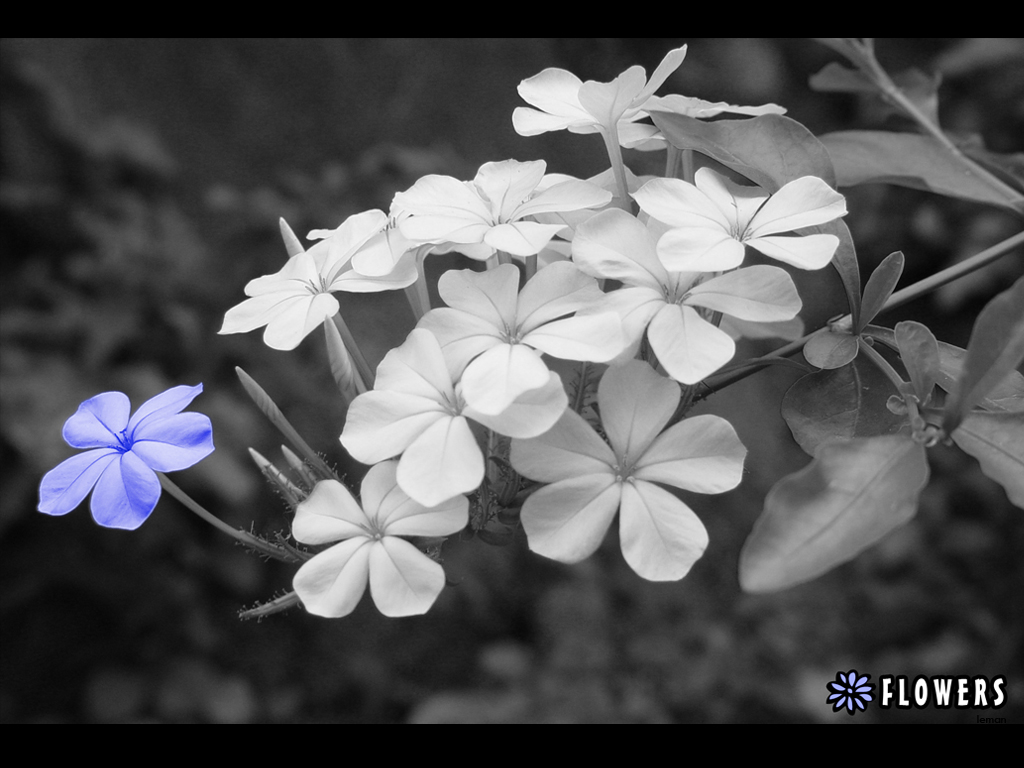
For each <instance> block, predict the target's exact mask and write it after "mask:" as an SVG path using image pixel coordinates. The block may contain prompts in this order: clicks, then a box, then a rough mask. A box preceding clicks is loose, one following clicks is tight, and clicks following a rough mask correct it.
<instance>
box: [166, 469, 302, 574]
mask: <svg viewBox="0 0 1024 768" xmlns="http://www.w3.org/2000/svg"><path fill="white" fill-rule="evenodd" d="M156 475H157V477H158V478H160V485H161V486H162V487H163V489H164V490H165V491H167V492H168V493H169V494H171V496H173V497H174V498H176V499H177V500H178V501H180V502H181V503H182V504H184V505H185V506H186V507H188V508H189V509H190V510H191V511H192V512H194V513H196V514H197V515H199V517H201V518H202V519H203V520H204V521H206V522H207V523H209V524H210V525H212V526H213V527H214V528H216V529H217V530H218V531H220V532H221V533H226V534H227V535H228V536H230V537H231V538H233V539H234V540H235V541H237V542H238V543H239V544H242V545H243V546H246V547H251V548H252V549H255V550H257V551H258V552H262V553H263V554H265V555H267V556H268V557H273V558H274V559H275V560H283V561H285V562H286V563H293V562H295V561H296V560H297V559H298V558H296V557H295V556H293V555H292V554H291V553H290V552H288V551H287V550H286V549H284V548H283V547H276V546H274V545H273V544H271V543H270V542H268V541H264V540H263V539H261V538H259V537H257V536H253V535H252V534H251V533H248V532H247V531H243V530H241V529H239V528H232V527H231V526H230V525H228V524H227V523H225V522H224V521H223V520H221V519H220V518H218V517H216V516H215V515H213V514H212V513H211V512H208V511H207V510H206V509H205V508H203V507H202V506H201V505H200V504H199V503H198V502H197V501H195V500H194V499H193V498H192V497H191V496H189V495H188V494H187V493H185V492H184V491H183V490H181V488H179V487H178V486H177V484H176V483H175V482H174V481H173V480H171V479H170V478H169V477H167V475H165V474H164V473H163V472H157V473H156Z"/></svg>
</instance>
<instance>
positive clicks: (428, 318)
mask: <svg viewBox="0 0 1024 768" xmlns="http://www.w3.org/2000/svg"><path fill="white" fill-rule="evenodd" d="M417 328H421V329H423V330H425V331H429V332H430V333H431V334H433V335H434V336H435V337H436V338H437V341H438V343H439V344H440V345H441V349H442V350H443V353H444V360H445V363H446V364H447V366H448V373H449V376H450V379H449V381H451V380H456V381H457V380H458V379H459V377H460V376H462V372H463V371H464V370H465V369H466V366H467V365H469V363H470V361H471V360H473V358H475V357H477V356H478V355H481V354H483V353H484V352H486V351H487V350H488V349H491V347H496V346H498V345H500V344H503V343H504V340H503V339H504V333H503V332H502V331H501V330H500V329H499V328H498V327H496V326H495V325H493V324H492V323H491V322H490V321H488V320H485V319H483V318H481V317H477V316H476V315H472V314H470V313H469V312H463V311H462V310H461V309H450V308H449V307H439V308H438V309H432V310H430V311H429V312H427V314H425V315H424V316H423V317H422V318H420V322H419V324H418V325H417ZM378 375H379V374H378Z"/></svg>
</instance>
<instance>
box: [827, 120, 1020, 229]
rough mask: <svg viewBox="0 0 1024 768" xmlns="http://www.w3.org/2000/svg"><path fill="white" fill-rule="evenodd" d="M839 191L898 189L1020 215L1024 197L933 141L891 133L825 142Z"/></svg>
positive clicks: (845, 134)
mask: <svg viewBox="0 0 1024 768" xmlns="http://www.w3.org/2000/svg"><path fill="white" fill-rule="evenodd" d="M821 142H822V143H823V144H824V145H825V147H826V148H827V149H828V152H829V155H831V157H832V163H833V164H834V166H835V173H836V179H837V181H838V184H839V186H840V187H852V186H856V185H858V184H877V183H885V184H896V185H898V186H901V187H910V188H911V189H923V190H925V191H928V192H935V193H936V194H940V195H946V196H947V197H957V198H961V199H964V200H974V201H975V202H979V203H987V204H989V205H999V206H1002V207H1004V208H1009V209H1011V210H1013V211H1016V212H1018V213H1020V212H1021V211H1022V210H1024V195H1021V194H1020V193H1018V192H1015V191H1014V190H1011V189H1009V188H1005V187H1003V186H1000V185H998V184H994V183H993V182H992V181H991V180H989V179H987V178H986V177H985V176H984V175H983V173H979V169H978V168H977V167H976V166H975V165H974V163H972V162H971V161H970V160H968V159H967V158H965V157H963V156H961V155H957V154H953V153H951V152H950V151H949V150H948V149H947V148H946V147H945V146H943V145H942V144H941V143H939V142H938V141H937V140H936V139H934V138H932V137H931V136H925V135H922V134H917V133H892V132H889V131H837V132H835V133H827V134H825V135H824V136H822V137H821Z"/></svg>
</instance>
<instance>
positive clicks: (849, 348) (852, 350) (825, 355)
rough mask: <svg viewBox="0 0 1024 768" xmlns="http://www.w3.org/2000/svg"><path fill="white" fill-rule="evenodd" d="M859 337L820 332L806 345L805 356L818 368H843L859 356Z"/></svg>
mask: <svg viewBox="0 0 1024 768" xmlns="http://www.w3.org/2000/svg"><path fill="white" fill-rule="evenodd" d="M858 349H859V347H858V345H857V337H856V336H851V335H850V334H848V333H834V332H832V331H829V332H828V333H819V334H818V335H817V336H812V337H811V338H810V339H808V340H807V343H806V344H805V345H804V357H805V358H806V359H807V362H808V363H810V364H811V365H813V366H815V367H817V368H824V369H825V370H832V369H834V368H842V367H843V366H844V365H846V364H847V363H849V362H850V361H851V360H853V358H855V357H856V356H857V350H858Z"/></svg>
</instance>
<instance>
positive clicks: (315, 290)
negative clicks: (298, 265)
mask: <svg viewBox="0 0 1024 768" xmlns="http://www.w3.org/2000/svg"><path fill="white" fill-rule="evenodd" d="M317 279H318V280H319V281H320V284H319V285H317V284H316V283H315V282H313V281H312V280H310V281H308V283H307V284H306V290H307V291H309V292H310V293H311V294H313V295H314V296H316V295H317V294H319V293H327V292H328V291H327V278H326V277H324V276H323V275H317Z"/></svg>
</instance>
